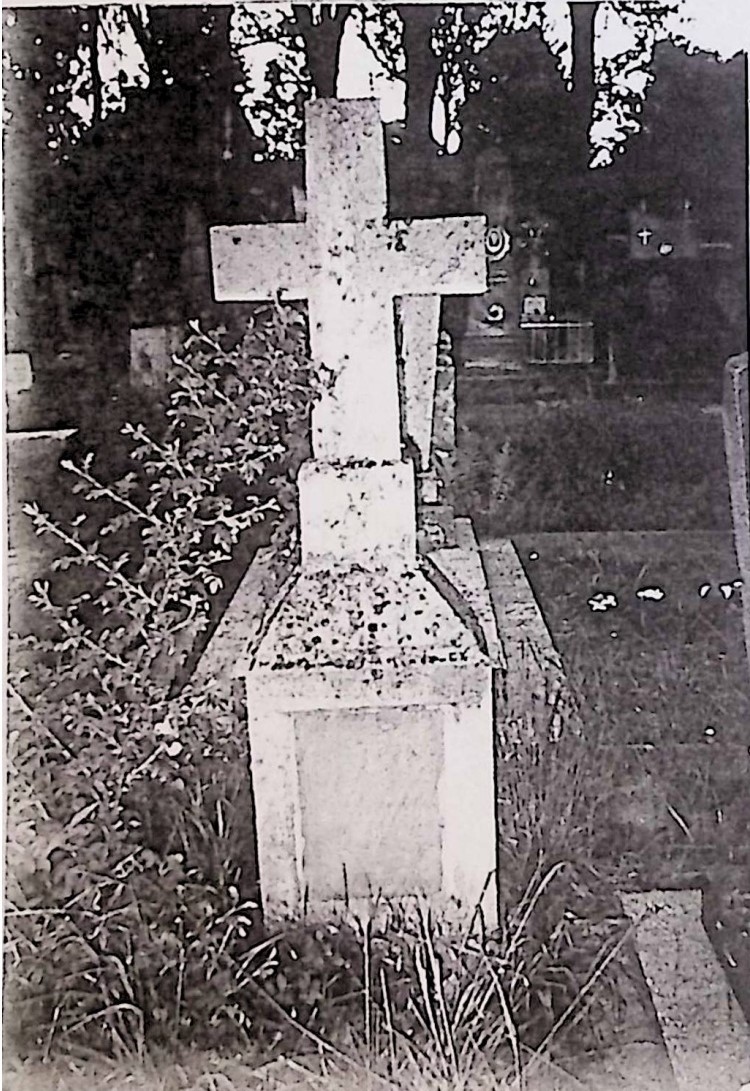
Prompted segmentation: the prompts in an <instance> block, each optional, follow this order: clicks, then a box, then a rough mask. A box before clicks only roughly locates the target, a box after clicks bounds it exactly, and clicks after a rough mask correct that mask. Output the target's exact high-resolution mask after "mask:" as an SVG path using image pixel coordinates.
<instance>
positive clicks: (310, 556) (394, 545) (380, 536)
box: [297, 459, 416, 568]
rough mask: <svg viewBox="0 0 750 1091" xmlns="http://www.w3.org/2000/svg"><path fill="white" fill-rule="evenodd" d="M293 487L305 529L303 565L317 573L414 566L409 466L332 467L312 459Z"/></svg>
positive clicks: (305, 464) (401, 464) (414, 531)
mask: <svg viewBox="0 0 750 1091" xmlns="http://www.w3.org/2000/svg"><path fill="white" fill-rule="evenodd" d="M297 484H298V487H299V506H300V522H301V523H302V525H303V527H304V528H305V533H304V534H303V536H302V563H303V565H305V566H306V567H317V568H320V567H327V566H330V565H332V564H336V563H340V562H342V561H345V560H349V561H351V562H352V563H359V564H362V565H365V566H368V567H371V566H373V565H374V566H376V567H382V566H383V565H384V564H393V563H394V562H395V563H400V564H404V565H408V564H410V563H411V564H413V563H414V561H415V558H416V524H415V520H414V467H413V464H412V463H411V462H401V461H399V462H386V463H382V464H381V465H364V466H361V465H351V464H348V465H343V466H340V465H339V466H332V465H331V464H330V463H327V462H321V461H319V460H318V459H310V460H308V461H307V462H306V463H304V464H303V466H302V467H301V468H300V472H299V476H298V478H297Z"/></svg>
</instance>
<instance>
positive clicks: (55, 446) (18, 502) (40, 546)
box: [5, 428, 75, 633]
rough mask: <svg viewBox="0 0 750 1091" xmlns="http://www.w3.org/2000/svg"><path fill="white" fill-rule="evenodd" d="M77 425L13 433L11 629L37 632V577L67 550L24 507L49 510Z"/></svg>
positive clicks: (10, 469) (8, 581) (9, 434)
mask: <svg viewBox="0 0 750 1091" xmlns="http://www.w3.org/2000/svg"><path fill="white" fill-rule="evenodd" d="M74 434H75V430H74V429H70V428H60V429H55V430H50V431H38V432H16V431H14V432H7V433H6V436H5V441H6V452H7V459H8V509H7V528H8V552H7V569H6V587H7V589H8V611H9V620H10V628H11V630H13V631H14V632H20V633H25V632H28V631H30V630H31V628H32V626H31V625H30V624H29V623H28V619H29V618H30V616H31V607H29V606H28V605H27V602H26V599H27V596H28V594H29V592H30V591H31V590H32V585H33V583H34V580H37V579H43V578H44V576H45V575H46V574H47V573H48V571H49V566H50V564H51V562H52V561H53V560H54V558H55V557H57V556H59V555H60V554H61V553H62V552H63V551H64V549H65V547H64V546H62V545H61V543H60V542H59V541H58V539H56V538H53V537H52V535H49V534H44V535H41V536H39V535H37V534H36V533H35V532H34V529H33V525H32V522H31V520H30V519H29V517H28V516H27V515H26V514H25V513H24V511H23V506H24V504H28V503H31V502H37V503H39V505H40V507H42V508H43V509H44V508H46V507H47V501H48V500H49V499H51V498H52V497H53V496H54V495H55V494H56V492H57V491H58V489H59V482H58V473H59V465H60V459H61V457H62V453H63V449H64V447H65V444H66V443H67V441H68V440H69V439H70V437H71V436H72V435H74Z"/></svg>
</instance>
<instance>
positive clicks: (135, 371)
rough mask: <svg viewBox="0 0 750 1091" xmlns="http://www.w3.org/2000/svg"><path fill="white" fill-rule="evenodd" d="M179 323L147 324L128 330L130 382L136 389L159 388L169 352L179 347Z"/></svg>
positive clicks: (155, 389)
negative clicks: (143, 326) (171, 324)
mask: <svg viewBox="0 0 750 1091" xmlns="http://www.w3.org/2000/svg"><path fill="white" fill-rule="evenodd" d="M181 336H182V330H181V329H180V327H179V326H149V327H146V328H145V329H134V330H131V331H130V371H129V376H130V382H131V384H132V385H133V386H134V387H136V388H138V389H140V390H153V391H158V390H162V389H163V388H164V387H165V385H166V381H167V375H168V373H169V365H170V363H171V360H172V356H173V354H174V353H175V352H177V350H178V349H179V347H180V341H181Z"/></svg>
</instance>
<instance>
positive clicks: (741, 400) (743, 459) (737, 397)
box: [723, 352, 750, 662]
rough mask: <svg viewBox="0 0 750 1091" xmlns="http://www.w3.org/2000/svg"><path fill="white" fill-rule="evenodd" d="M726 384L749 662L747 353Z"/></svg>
mask: <svg viewBox="0 0 750 1091" xmlns="http://www.w3.org/2000/svg"><path fill="white" fill-rule="evenodd" d="M724 382H725V385H724V407H723V408H724V447H725V451H726V459H727V470H728V472H729V493H730V497H731V502H732V525H733V527H734V548H735V552H736V554H737V564H738V566H739V570H740V578H741V579H742V620H743V625H744V631H745V650H746V652H747V656H748V662H750V471H749V470H748V460H749V459H750V423H749V422H748V413H749V412H750V409H749V408H748V383H747V353H746V352H745V353H743V354H742V355H741V356H733V357H732V358H731V359H730V360H728V361H727V364H726V370H725V380H724Z"/></svg>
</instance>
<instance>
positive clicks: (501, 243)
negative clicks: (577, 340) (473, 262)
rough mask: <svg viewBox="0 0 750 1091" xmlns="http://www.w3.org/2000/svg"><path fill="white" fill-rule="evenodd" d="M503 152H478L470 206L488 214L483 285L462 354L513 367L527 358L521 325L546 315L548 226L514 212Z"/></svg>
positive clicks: (514, 192)
mask: <svg viewBox="0 0 750 1091" xmlns="http://www.w3.org/2000/svg"><path fill="white" fill-rule="evenodd" d="M517 188H518V187H517V186H516V184H515V181H514V172H513V169H512V165H511V162H510V160H509V159H508V157H507V155H506V154H505V153H504V152H503V151H502V150H501V149H499V148H490V149H489V150H488V151H486V152H484V153H483V154H482V155H480V156H479V158H478V160H477V167H476V177H475V184H474V204H475V207H477V208H481V209H482V211H483V212H485V213H486V216H487V225H488V226H487V232H486V236H485V253H486V262H487V289H486V291H485V292H484V293H483V294H482V295H480V296H477V297H476V298H474V299H472V300H471V301H470V303H469V308H468V314H467V321H466V330H465V333H464V336H463V338H462V344H461V356H462V359H463V360H464V362H465V363H468V364H474V365H475V366H476V365H482V364H494V365H500V366H501V367H502V369H503V370H516V369H519V368H521V367H522V366H523V364H524V363H526V362H527V355H528V346H527V339H526V337H525V335H524V333H523V330H522V326H523V325H525V324H529V323H534V322H544V321H545V320H547V319H549V318H550V314H549V296H550V274H549V251H548V249H547V238H546V233H547V230H548V228H549V224H548V223H545V222H544V221H543V220H541V218H540V217H538V216H536V215H533V214H532V215H526V216H525V217H524V216H522V215H521V214H520V211H519V195H518V192H517Z"/></svg>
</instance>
